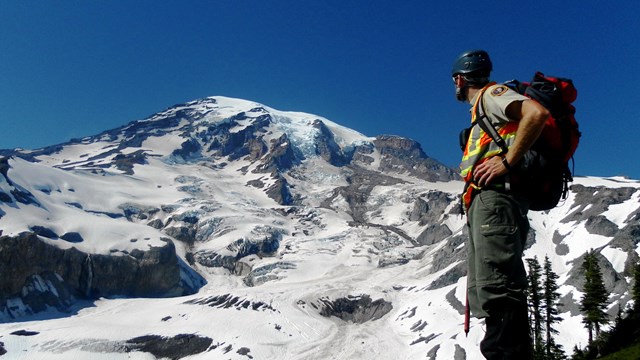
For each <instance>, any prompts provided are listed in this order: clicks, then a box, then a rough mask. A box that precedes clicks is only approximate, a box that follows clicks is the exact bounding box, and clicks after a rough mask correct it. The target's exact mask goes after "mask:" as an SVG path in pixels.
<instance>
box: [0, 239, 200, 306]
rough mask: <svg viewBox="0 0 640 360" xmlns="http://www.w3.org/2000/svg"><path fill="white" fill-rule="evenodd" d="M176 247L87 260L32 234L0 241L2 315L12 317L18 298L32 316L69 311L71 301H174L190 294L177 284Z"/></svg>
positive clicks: (94, 256) (167, 243)
mask: <svg viewBox="0 0 640 360" xmlns="http://www.w3.org/2000/svg"><path fill="white" fill-rule="evenodd" d="M34 265H35V266H34ZM180 272H181V270H180V264H179V260H178V258H177V256H176V253H175V247H174V246H173V243H172V242H171V241H170V240H165V245H163V246H161V247H151V248H150V249H149V250H148V251H140V250H138V251H134V252H131V254H129V256H110V255H97V254H86V253H83V252H80V251H78V250H76V249H75V248H70V249H64V250H63V249H60V248H58V247H55V246H53V245H50V244H47V243H46V242H44V241H43V240H40V239H39V238H38V237H37V235H36V234H34V233H23V234H21V235H20V236H17V237H8V236H3V237H1V238H0V273H2V274H3V276H2V277H0V294H1V295H0V309H2V311H3V312H5V313H6V314H8V315H10V316H14V314H15V315H19V313H20V311H22V310H21V309H17V308H11V307H10V305H9V303H7V300H9V299H11V298H21V299H22V303H23V304H24V305H25V306H27V307H29V308H30V309H31V310H30V312H34V313H35V312H38V311H41V310H44V309H46V307H47V306H51V307H55V308H58V309H60V310H62V311H64V310H66V309H68V307H69V305H71V304H72V302H73V300H74V297H79V298H89V299H93V298H97V297H101V296H105V297H108V296H117V295H120V296H122V295H124V296H172V295H180V294H188V293H193V292H194V291H195V290H196V289H193V288H190V287H189V286H188V285H186V284H184V283H183V282H182V281H181V277H180Z"/></svg>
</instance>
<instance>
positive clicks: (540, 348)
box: [527, 257, 544, 360]
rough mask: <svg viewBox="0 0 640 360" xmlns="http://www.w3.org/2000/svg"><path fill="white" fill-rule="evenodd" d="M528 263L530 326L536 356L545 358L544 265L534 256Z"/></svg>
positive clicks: (536, 357)
mask: <svg viewBox="0 0 640 360" xmlns="http://www.w3.org/2000/svg"><path fill="white" fill-rule="evenodd" d="M527 265H528V267H529V274H528V275H527V278H528V280H529V291H528V296H529V308H530V311H529V313H530V314H531V315H530V318H529V327H530V329H531V330H532V334H533V351H534V355H535V356H534V358H535V359H536V360H538V359H544V357H543V354H544V343H543V342H544V341H543V337H542V308H541V303H542V297H543V294H542V288H541V286H540V283H541V278H542V267H541V266H540V262H538V258H537V257H534V258H533V259H527Z"/></svg>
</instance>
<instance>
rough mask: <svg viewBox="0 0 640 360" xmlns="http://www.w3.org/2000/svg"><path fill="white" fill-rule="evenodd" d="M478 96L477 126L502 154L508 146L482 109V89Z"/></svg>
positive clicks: (507, 149) (506, 150)
mask: <svg viewBox="0 0 640 360" xmlns="http://www.w3.org/2000/svg"><path fill="white" fill-rule="evenodd" d="M478 96H480V99H478V106H476V114H475V115H476V122H477V123H478V126H480V129H482V131H484V132H485V133H487V135H489V136H490V137H491V139H492V140H493V141H494V142H495V143H496V144H497V145H498V147H500V150H501V153H500V154H501V155H504V154H506V153H507V152H508V151H509V147H508V146H507V143H506V142H505V141H504V139H503V138H502V137H501V136H500V134H499V133H498V130H497V129H496V127H495V126H494V125H493V124H492V123H491V121H490V120H489V117H487V114H486V113H485V111H484V91H482V92H481V93H480V95H478Z"/></svg>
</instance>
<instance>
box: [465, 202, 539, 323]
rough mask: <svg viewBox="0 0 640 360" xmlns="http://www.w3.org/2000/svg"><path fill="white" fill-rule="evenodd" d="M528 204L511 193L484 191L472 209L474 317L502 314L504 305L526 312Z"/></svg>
mask: <svg viewBox="0 0 640 360" xmlns="http://www.w3.org/2000/svg"><path fill="white" fill-rule="evenodd" d="M527 211H528V203H527V201H526V200H524V199H521V198H519V197H517V196H514V195H512V194H507V193H504V192H499V191H494V190H483V191H481V192H480V193H479V194H477V195H476V196H475V198H474V199H473V202H472V203H471V207H470V208H469V212H468V217H467V222H468V223H467V225H468V228H469V242H468V244H467V245H468V246H467V249H468V250H467V256H468V257H467V261H468V273H467V276H468V278H467V279H468V283H467V291H468V295H469V307H470V309H471V313H472V314H473V316H475V317H477V318H486V317H490V316H500V315H499V314H500V312H501V311H502V310H504V309H505V308H522V306H524V309H525V311H526V301H527V298H526V293H525V290H526V288H527V274H526V270H525V267H524V262H523V260H522V253H523V251H524V246H525V242H526V240H527V232H528V231H529V220H528V219H527Z"/></svg>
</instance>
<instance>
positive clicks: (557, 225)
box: [0, 97, 640, 360]
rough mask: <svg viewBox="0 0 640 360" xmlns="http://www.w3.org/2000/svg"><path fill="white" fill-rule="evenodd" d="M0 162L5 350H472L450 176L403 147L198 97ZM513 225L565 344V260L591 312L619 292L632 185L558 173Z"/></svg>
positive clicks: (230, 355)
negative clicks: (553, 204) (591, 284)
mask: <svg viewBox="0 0 640 360" xmlns="http://www.w3.org/2000/svg"><path fill="white" fill-rule="evenodd" d="M0 154H1V155H3V158H2V159H1V160H0V174H1V175H0V231H1V232H2V233H1V235H2V237H0V321H1V322H0V354H1V353H2V352H3V351H4V352H6V355H5V356H6V357H7V358H39V359H69V358H73V359H125V358H126V359H131V358H133V359H149V358H154V357H157V358H162V357H166V358H172V359H178V358H183V357H189V358H190V359H414V358H415V359H425V358H426V359H432V360H442V359H481V358H482V357H481V355H480V353H479V351H478V344H479V341H480V340H481V339H482V337H483V335H484V333H483V327H482V322H479V321H475V320H473V321H472V324H471V325H472V327H471V332H470V333H469V335H468V337H465V335H464V332H463V331H462V322H463V315H462V314H463V303H464V295H465V280H466V277H465V273H466V270H465V265H464V255H465V248H464V242H465V239H466V235H465V233H464V231H463V230H464V224H465V218H464V216H463V215H461V214H460V210H459V208H460V206H459V205H460V204H459V200H458V194H459V192H460V190H461V188H462V183H461V182H460V181H459V180H458V177H457V175H456V174H455V172H454V171H453V170H452V169H449V168H447V167H446V166H443V165H442V164H440V163H438V162H437V161H435V160H433V159H431V158H429V157H428V156H426V155H425V154H424V152H423V151H422V149H421V147H420V145H419V144H418V143H416V142H415V141H413V140H410V139H406V138H401V137H397V136H386V135H385V136H377V137H375V138H374V137H366V136H364V135H362V134H360V133H358V132H356V131H353V130H351V129H348V128H345V127H343V126H340V125H338V124H336V123H333V122H331V121H330V120H328V119H325V118H322V117H319V116H316V115H311V114H305V113H293V112H283V111H278V110H275V109H271V108H269V107H267V106H264V105H261V104H257V103H254V102H250V101H245V100H239V99H230V98H225V97H210V98H206V99H202V100H198V101H194V102H191V103H188V104H183V105H178V106H174V107H172V108H169V109H167V110H166V111H163V112H161V113H158V114H155V115H153V116H151V117H149V118H147V119H144V120H139V121H134V122H132V123H130V124H128V125H126V126H123V127H121V128H117V129H114V130H110V131H106V132H104V133H101V134H98V135H96V136H92V137H87V138H83V139H74V140H71V141H70V142H68V143H65V144H60V145H56V146H51V147H47V148H43V149H38V150H20V149H17V150H3V151H0ZM530 220H531V224H532V231H531V234H530V241H529V246H528V249H527V251H526V256H527V257H533V256H537V257H538V258H539V259H540V260H542V259H544V257H545V255H549V257H550V259H551V260H552V262H553V267H554V271H555V272H556V273H558V274H559V275H560V279H559V282H560V284H562V286H561V289H560V292H561V293H562V295H563V299H562V302H563V307H562V308H561V311H562V314H561V316H562V318H563V322H562V323H561V324H560V325H559V327H558V329H559V330H560V338H559V342H560V343H561V344H562V345H563V346H564V347H565V349H566V350H568V351H571V349H572V348H573V346H574V345H575V344H581V345H582V346H584V345H585V343H586V338H587V333H586V330H583V328H582V324H581V316H580V314H579V312H578V307H577V305H576V303H577V301H579V299H580V296H581V291H580V290H581V283H582V279H581V276H580V264H581V258H582V256H583V254H584V253H585V251H587V250H589V249H595V250H597V251H598V252H599V254H600V255H601V256H600V265H601V267H602V269H603V273H604V276H605V282H606V286H607V289H608V290H610V291H611V298H610V299H611V302H612V305H611V307H610V309H611V313H612V314H613V313H615V312H617V309H618V307H617V306H618V305H621V306H624V305H625V304H626V303H627V302H628V301H629V300H630V298H629V287H630V272H629V269H630V266H631V264H633V263H634V262H636V261H637V260H638V242H639V241H640V182H638V181H635V180H629V179H624V178H608V179H604V178H577V179H576V181H575V182H574V185H573V187H572V191H571V193H570V194H569V198H568V199H567V200H566V201H565V202H564V203H563V204H561V206H559V207H557V208H555V209H553V210H551V211H549V212H545V213H531V214H530Z"/></svg>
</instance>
